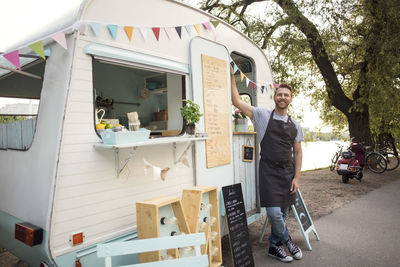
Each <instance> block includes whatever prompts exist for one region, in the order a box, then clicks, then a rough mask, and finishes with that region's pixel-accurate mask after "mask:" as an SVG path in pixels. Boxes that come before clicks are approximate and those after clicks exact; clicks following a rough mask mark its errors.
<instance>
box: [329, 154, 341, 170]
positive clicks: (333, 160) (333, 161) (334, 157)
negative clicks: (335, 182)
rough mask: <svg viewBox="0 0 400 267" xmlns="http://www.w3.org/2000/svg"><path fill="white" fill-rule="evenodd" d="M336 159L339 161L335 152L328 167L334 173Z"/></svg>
mask: <svg viewBox="0 0 400 267" xmlns="http://www.w3.org/2000/svg"><path fill="white" fill-rule="evenodd" d="M338 159H339V154H338V153H337V152H336V154H335V155H334V156H333V157H332V160H331V165H330V166H329V169H330V170H331V171H334V170H335V169H336V163H337V161H338Z"/></svg>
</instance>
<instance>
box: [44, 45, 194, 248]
mask: <svg viewBox="0 0 400 267" xmlns="http://www.w3.org/2000/svg"><path fill="white" fill-rule="evenodd" d="M86 44H88V42H86V41H79V42H78V46H77V48H76V53H75V57H74V63H73V70H72V75H71V84H70V89H69V96H68V104H67V110H66V115H65V124H64V133H63V137H62V147H61V155H60V164H59V171H58V177H57V184H56V194H55V203H54V210H53V226H52V231H51V240H50V244H51V250H52V252H53V253H54V255H55V256H59V255H62V254H64V253H66V252H69V251H72V250H76V249H77V248H79V247H82V246H88V245H90V244H94V243H96V242H99V241H101V240H105V239H107V238H111V237H113V236H116V235H119V234H123V233H126V232H129V231H133V230H134V229H135V228H136V209H135V203H136V202H137V201H141V200H145V199H148V198H151V197H156V196H163V195H174V196H180V195H181V192H182V189H183V188H187V187H191V186H193V181H194V178H193V170H192V166H193V164H192V156H191V153H192V152H191V150H190V149H189V151H188V152H187V155H188V156H187V159H188V162H189V166H190V167H188V166H186V165H184V164H182V163H178V164H174V162H173V151H172V144H167V145H158V146H150V147H139V148H138V149H137V151H136V153H135V155H134V156H133V158H132V159H131V160H130V162H129V164H128V165H127V168H125V169H124V171H123V172H122V173H121V174H120V177H119V178H116V177H115V162H114V152H113V151H112V150H109V151H99V150H95V149H94V148H93V145H94V144H96V143H99V142H101V140H100V138H99V137H98V136H97V135H96V132H95V130H94V115H93V83H92V58H91V56H89V55H86V54H84V53H83V47H84V46H85V45H86ZM184 146H185V144H178V145H177V151H178V153H179V152H182V150H183V149H184ZM129 152H131V151H130V150H121V151H120V162H123V161H124V159H125V158H126V157H127V155H128V153H129ZM144 159H145V160H147V161H148V162H149V163H150V164H152V165H154V166H156V167H160V168H170V170H169V171H168V172H167V175H166V179H165V181H162V180H161V178H160V177H159V176H154V175H153V169H152V168H146V167H145V164H144V161H143V160H144ZM78 231H83V233H84V235H85V242H84V244H83V245H82V246H78V247H72V246H71V245H70V244H69V239H70V236H71V234H72V233H74V232H78Z"/></svg>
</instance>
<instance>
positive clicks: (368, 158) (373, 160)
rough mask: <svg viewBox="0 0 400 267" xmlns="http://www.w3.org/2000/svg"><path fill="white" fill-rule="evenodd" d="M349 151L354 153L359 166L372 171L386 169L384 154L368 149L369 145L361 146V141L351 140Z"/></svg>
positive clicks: (380, 171) (378, 171)
mask: <svg viewBox="0 0 400 267" xmlns="http://www.w3.org/2000/svg"><path fill="white" fill-rule="evenodd" d="M349 149H350V151H352V152H354V153H355V158H356V159H357V160H358V162H359V163H360V166H361V167H362V168H363V167H366V168H368V169H369V170H370V171H372V172H374V173H383V172H384V171H386V169H387V161H386V159H385V156H383V155H382V154H381V153H379V152H378V151H375V150H370V149H371V146H363V144H362V143H356V142H353V141H352V142H351V143H350V147H349Z"/></svg>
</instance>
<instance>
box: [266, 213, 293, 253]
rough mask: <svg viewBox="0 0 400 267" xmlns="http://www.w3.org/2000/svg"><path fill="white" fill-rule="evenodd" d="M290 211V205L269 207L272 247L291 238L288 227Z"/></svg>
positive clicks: (270, 241)
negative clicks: (287, 221) (287, 220)
mask: <svg viewBox="0 0 400 267" xmlns="http://www.w3.org/2000/svg"><path fill="white" fill-rule="evenodd" d="M288 212H289V207H287V208H281V207H267V216H268V220H269V222H270V223H271V235H270V236H269V245H270V247H276V246H278V243H279V242H282V243H284V242H286V241H287V240H288V239H289V230H288V229H287V227H286V218H287V216H288Z"/></svg>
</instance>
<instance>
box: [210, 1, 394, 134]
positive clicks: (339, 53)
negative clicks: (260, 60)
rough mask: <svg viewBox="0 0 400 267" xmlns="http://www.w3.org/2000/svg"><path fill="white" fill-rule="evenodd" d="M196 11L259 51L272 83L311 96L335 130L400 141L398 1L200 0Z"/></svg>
mask: <svg viewBox="0 0 400 267" xmlns="http://www.w3.org/2000/svg"><path fill="white" fill-rule="evenodd" d="M251 7H254V8H256V9H257V10H258V15H256V13H254V12H253V13H252V9H251ZM262 8H263V9H264V10H265V13H264V14H261V15H260V13H259V10H260V9H262ZM202 9H204V10H206V11H208V12H210V13H212V14H214V15H216V16H218V17H220V18H222V19H223V20H225V21H226V22H228V23H230V24H232V25H233V26H235V27H236V28H238V29H239V30H241V31H242V32H244V33H245V34H247V35H248V36H249V37H250V38H251V39H253V40H254V41H255V42H256V43H257V44H258V45H259V46H260V47H261V48H262V49H265V50H266V54H267V55H268V57H269V60H270V62H271V66H272V70H273V73H274V78H275V81H276V82H277V83H281V82H287V83H290V84H291V85H292V87H293V88H295V89H297V90H300V91H302V93H303V94H305V95H307V96H310V97H311V98H312V105H313V106H314V107H315V108H316V109H318V110H319V111H320V113H321V118H322V119H323V121H324V122H325V123H328V124H330V125H332V126H333V128H334V130H335V132H340V131H344V130H349V129H350V131H351V130H353V131H355V132H358V133H361V132H363V134H364V135H365V134H367V135H368V134H369V133H372V134H373V135H381V134H385V133H392V134H393V135H394V136H400V108H399V106H400V38H399V36H400V5H399V3H398V0H385V1H368V0H326V1H318V0H298V1H293V0H273V1H252V0H232V1H220V0H205V1H202ZM319 38H320V39H319ZM318 40H321V41H322V42H321V43H318ZM324 53H325V54H326V55H327V60H326V61H318V59H321V57H323V56H324ZM330 65H331V66H332V68H333V69H332V70H329V66H330ZM335 83H336V84H335ZM296 93H298V91H296V90H295V91H294V94H296ZM341 94H343V96H340V95H341ZM351 114H355V116H356V118H359V120H357V119H356V120H355V121H350V119H349V118H350V116H349V115H351ZM357 116H358V117H357ZM360 116H364V118H367V119H368V120H367V121H369V125H362V124H361V123H359V122H361V121H362V119H361V117H360ZM365 116H366V117H365ZM353 117H354V116H353ZM349 124H353V125H349ZM350 126H352V127H350ZM363 127H367V128H368V131H367V132H366V131H362V130H361V129H362V128H363ZM357 129H359V130H357ZM363 137H364V138H368V136H363Z"/></svg>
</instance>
